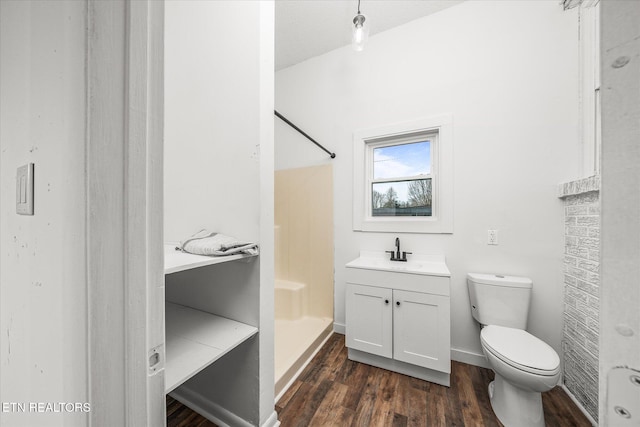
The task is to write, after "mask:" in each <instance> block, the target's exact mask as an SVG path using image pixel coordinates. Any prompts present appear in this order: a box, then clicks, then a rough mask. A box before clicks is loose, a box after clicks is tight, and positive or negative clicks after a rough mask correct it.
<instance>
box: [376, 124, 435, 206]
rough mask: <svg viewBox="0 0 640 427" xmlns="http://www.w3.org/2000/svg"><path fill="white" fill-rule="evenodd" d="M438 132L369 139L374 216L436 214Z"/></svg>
mask: <svg viewBox="0 0 640 427" xmlns="http://www.w3.org/2000/svg"><path fill="white" fill-rule="evenodd" d="M436 138H437V134H435V133H434V134H431V135H417V136H414V137H408V138H403V139H404V140H400V141H398V139H394V140H393V141H392V142H388V141H383V142H372V143H367V148H368V150H367V163H368V166H369V167H368V168H367V169H368V171H369V174H368V175H369V177H368V181H369V185H367V187H368V188H370V194H369V195H368V196H369V197H370V202H371V203H369V204H368V205H369V206H370V207H371V212H370V214H371V216H372V217H384V216H392V217H393V216H432V214H433V209H432V206H433V203H432V202H433V191H432V189H433V186H432V183H433V174H432V170H433V168H432V165H431V158H432V156H431V150H432V147H433V146H434V145H435V139H436Z"/></svg>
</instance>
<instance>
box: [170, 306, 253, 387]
mask: <svg viewBox="0 0 640 427" xmlns="http://www.w3.org/2000/svg"><path fill="white" fill-rule="evenodd" d="M165 317H166V322H165V325H166V339H165V345H166V364H165V392H166V393H170V392H171V391H173V390H174V389H175V388H177V387H178V386H180V385H181V384H182V383H184V382H185V381H187V380H188V379H189V378H191V377H193V376H194V375H195V374H197V373H198V372H200V371H201V370H203V369H204V368H205V367H207V366H208V365H210V364H211V363H213V362H215V361H216V360H218V359H219V358H221V357H222V356H224V355H225V354H226V353H228V352H229V351H231V350H232V349H234V348H235V347H237V346H238V345H240V344H242V343H243V342H244V341H246V340H247V339H249V338H251V337H252V336H253V335H255V334H256V333H257V332H258V328H255V327H253V326H249V325H246V324H244V323H240V322H236V321H234V320H231V319H227V318H225V317H220V316H216V315H214V314H210V313H206V312H204V311H200V310H195V309H193V308H189V307H185V306H183V305H179V304H174V303H170V302H166V303H165Z"/></svg>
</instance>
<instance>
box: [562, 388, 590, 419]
mask: <svg viewBox="0 0 640 427" xmlns="http://www.w3.org/2000/svg"><path fill="white" fill-rule="evenodd" d="M560 387H562V389H563V390H564V392H565V393H567V396H569V397H570V398H571V400H573V403H575V404H576V406H577V407H578V409H580V411H581V412H582V413H583V414H584V416H585V417H587V419H588V420H589V422H590V423H591V425H592V426H593V427H597V425H598V423H597V422H596V420H594V419H593V417H592V416H591V415H589V413H588V412H587V410H586V409H584V406H582V403H580V402H578V399H576V397H575V396H574V395H573V393H571V391H569V389H568V388H567V386H565V385H564V384H561V385H560Z"/></svg>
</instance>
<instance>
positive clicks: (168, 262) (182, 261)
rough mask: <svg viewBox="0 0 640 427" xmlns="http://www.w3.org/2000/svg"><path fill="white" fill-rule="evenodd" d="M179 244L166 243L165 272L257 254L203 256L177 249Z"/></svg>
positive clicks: (174, 271) (245, 257) (248, 257)
mask: <svg viewBox="0 0 640 427" xmlns="http://www.w3.org/2000/svg"><path fill="white" fill-rule="evenodd" d="M176 246H177V245H172V244H165V245H164V274H171V273H177V272H179V271H185V270H190V269H192V268H198V267H205V266H207V265H213V264H220V263H223V262H230V261H237V260H240V259H251V258H253V257H256V256H257V255H245V254H241V255H226V256H203V255H193V254H189V253H186V252H181V251H177V250H176Z"/></svg>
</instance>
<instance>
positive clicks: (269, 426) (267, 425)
mask: <svg viewBox="0 0 640 427" xmlns="http://www.w3.org/2000/svg"><path fill="white" fill-rule="evenodd" d="M279 425H280V420H278V413H277V412H276V411H273V412H272V413H271V415H270V416H269V418H267V421H265V422H264V423H263V424H262V427H278V426H279Z"/></svg>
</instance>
